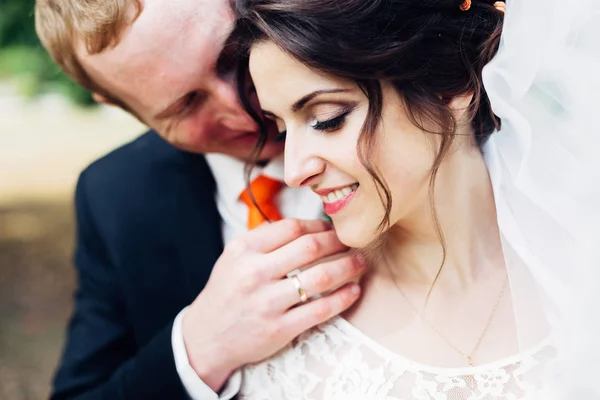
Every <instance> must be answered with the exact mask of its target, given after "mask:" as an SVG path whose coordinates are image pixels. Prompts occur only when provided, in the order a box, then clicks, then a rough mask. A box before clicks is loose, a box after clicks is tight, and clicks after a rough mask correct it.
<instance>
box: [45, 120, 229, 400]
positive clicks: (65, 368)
mask: <svg viewBox="0 0 600 400" xmlns="http://www.w3.org/2000/svg"><path fill="white" fill-rule="evenodd" d="M214 194H215V183H214V180H213V177H212V174H211V172H210V169H209V168H208V165H207V164H206V161H205V159H204V157H203V156H200V155H192V154H189V153H185V152H182V151H180V150H177V149H175V148H173V147H172V146H170V145H169V144H167V143H166V142H164V141H163V140H162V139H161V138H160V137H159V136H158V135H157V134H156V133H154V132H147V133H146V134H144V135H143V136H141V137H140V138H138V139H137V140H135V141H134V142H132V143H130V144H127V145H125V146H124V147H121V148H120V149H118V150H116V151H114V152H112V153H111V154H109V155H107V156H106V157H104V158H102V159H100V160H99V161H97V162H95V163H94V164H92V165H91V166H90V167H88V168H87V169H86V170H85V171H84V172H83V173H82V174H81V177H80V179H79V183H78V185H77V190H76V197H75V200H76V210H77V247H76V252H75V265H76V269H77V278H78V280H77V283H78V287H77V292H76V295H75V310H74V313H73V316H72V319H71V321H70V324H69V327H68V337H67V341H66V345H65V348H64V353H63V356H62V360H61V362H60V365H59V368H58V371H57V373H56V377H55V381H54V386H53V392H52V399H54V400H58V399H109V400H118V399H168V400H172V399H174V400H176V399H185V398H187V395H186V393H185V389H184V388H183V385H182V383H181V381H180V380H179V377H178V375H177V371H176V369H175V363H174V359H173V351H172V347H171V328H172V325H173V320H174V319H175V317H176V315H177V313H178V312H179V311H180V310H181V309H182V308H184V307H185V306H187V305H189V304H190V303H191V302H192V301H193V300H194V299H195V297H196V296H197V295H198V293H200V291H201V290H202V289H203V287H204V286H205V284H206V281H207V279H208V277H209V275H210V272H211V270H212V267H213V265H214V263H215V261H216V260H217V258H218V257H219V255H220V254H221V252H222V249H223V244H222V237H221V219H220V216H219V214H218V211H217V207H216V204H215V199H214Z"/></svg>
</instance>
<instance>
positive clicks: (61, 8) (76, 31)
mask: <svg viewBox="0 0 600 400" xmlns="http://www.w3.org/2000/svg"><path fill="white" fill-rule="evenodd" d="M141 11H142V3H141V0H36V2H35V28H36V32H37V34H38V36H39V38H40V41H41V42H42V45H43V46H44V47H45V48H46V50H47V51H48V53H49V54H50V56H51V57H52V59H53V60H54V62H55V63H56V64H57V65H58V66H59V67H60V68H61V69H62V70H63V71H64V72H65V73H66V74H67V75H68V76H69V77H70V78H71V79H73V80H74V81H75V82H77V83H79V84H80V85H81V86H83V87H85V88H86V89H89V90H90V91H92V92H95V93H98V94H100V95H102V96H103V97H105V98H106V99H107V100H109V101H111V102H112V103H115V104H117V105H120V106H121V107H123V108H125V109H127V107H126V106H125V104H123V103H122V102H121V101H119V100H118V99H117V98H115V96H113V95H111V94H110V93H108V91H107V90H105V89H104V88H102V87H101V86H100V85H99V84H98V83H97V82H95V81H94V80H93V79H92V78H91V77H90V75H89V74H88V73H87V72H86V71H85V69H84V68H83V66H82V65H81V62H80V60H79V58H78V57H77V50H78V49H85V51H86V52H87V53H88V54H97V53H100V52H102V51H104V50H106V49H107V48H111V47H114V46H116V45H117V44H118V43H119V40H120V38H121V34H122V33H123V32H124V30H125V29H126V28H127V27H128V26H129V25H131V24H132V23H133V21H135V19H136V18H137V17H138V16H139V15H140V13H141Z"/></svg>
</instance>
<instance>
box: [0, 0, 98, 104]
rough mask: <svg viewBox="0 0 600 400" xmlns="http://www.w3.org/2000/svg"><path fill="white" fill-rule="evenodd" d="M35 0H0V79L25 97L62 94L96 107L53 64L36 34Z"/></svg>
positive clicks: (88, 96) (87, 95)
mask: <svg viewBox="0 0 600 400" xmlns="http://www.w3.org/2000/svg"><path fill="white" fill-rule="evenodd" d="M34 4H35V0H0V79H1V80H9V81H10V82H11V83H13V84H14V85H15V86H16V88H17V90H18V92H19V94H21V95H24V96H26V97H35V96H36V95H38V94H40V93H43V92H48V91H53V92H60V93H62V94H64V95H65V96H67V97H68V98H69V99H71V100H72V101H74V102H75V103H77V104H80V105H91V104H94V102H93V100H92V99H91V97H90V93H89V92H88V91H86V90H85V89H83V88H81V87H80V86H79V85H77V84H76V83H74V82H73V81H71V80H70V79H69V78H68V77H67V76H66V75H65V74H64V73H62V71H60V69H59V68H58V67H57V66H56V65H55V64H54V62H53V61H52V59H51V58H50V56H49V55H48V53H47V52H46V50H44V48H43V47H42V46H41V44H40V41H39V39H38V38H37V35H36V33H35V21H34V17H33V9H34Z"/></svg>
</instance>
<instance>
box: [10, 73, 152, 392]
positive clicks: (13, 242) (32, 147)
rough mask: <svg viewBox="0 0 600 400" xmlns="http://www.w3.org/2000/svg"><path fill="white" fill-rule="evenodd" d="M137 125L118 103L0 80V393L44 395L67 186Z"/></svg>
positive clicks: (62, 308) (67, 244)
mask: <svg viewBox="0 0 600 400" xmlns="http://www.w3.org/2000/svg"><path fill="white" fill-rule="evenodd" d="M143 130H144V128H143V127H142V126H141V124H140V123H139V122H137V121H136V120H134V119H133V118H131V117H130V116H128V115H126V114H124V113H123V112H121V111H119V110H116V109H109V108H102V107H99V108H92V109H89V108H88V109H81V108H78V107H75V106H74V105H73V104H71V103H69V102H68V101H67V100H65V99H64V98H62V97H58V96H45V97H40V98H38V99H36V100H35V101H33V100H25V99H23V98H21V97H19V96H18V95H17V94H15V93H13V92H11V90H10V87H9V85H7V84H4V85H1V84H0V399H2V400H30V399H46V398H48V394H49V388H50V381H51V378H52V374H53V373H54V368H55V366H56V362H57V359H58V356H59V354H60V351H61V346H62V342H63V337H64V329H65V326H66V322H67V318H68V316H69V313H70V311H71V308H72V298H73V290H74V270H73V266H72V261H71V257H72V250H73V222H74V221H73V209H72V196H73V189H74V184H75V182H76V180H77V177H78V174H79V172H80V171H81V170H82V169H83V168H84V167H85V166H86V165H88V164H89V163H90V162H91V161H93V160H94V159H96V158H97V157H98V156H100V155H102V154H104V153H106V152H107V151H109V150H110V149H112V148H115V147H117V146H119V145H121V144H123V143H125V142H127V141H129V140H131V139H132V138H134V137H135V136H137V135H138V134H140V133H141V132H143Z"/></svg>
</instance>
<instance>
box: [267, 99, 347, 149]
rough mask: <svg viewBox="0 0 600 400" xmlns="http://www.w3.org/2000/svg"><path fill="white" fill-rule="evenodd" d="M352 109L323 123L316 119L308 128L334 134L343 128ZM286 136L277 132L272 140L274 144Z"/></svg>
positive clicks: (284, 133) (284, 132)
mask: <svg viewBox="0 0 600 400" xmlns="http://www.w3.org/2000/svg"><path fill="white" fill-rule="evenodd" d="M354 108H355V107H351V108H347V109H345V110H344V111H342V113H341V114H339V115H337V116H335V117H333V118H330V119H328V120H325V121H319V120H317V119H314V120H313V121H312V122H311V123H310V127H311V128H313V129H315V130H317V131H321V132H335V131H337V130H339V129H341V128H342V127H343V126H344V124H345V123H346V119H347V117H348V115H350V113H351V112H352V111H353V110H354ZM286 134H287V131H282V132H279V135H277V136H275V138H274V139H273V140H274V141H276V142H281V141H283V140H285V136H286Z"/></svg>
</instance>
